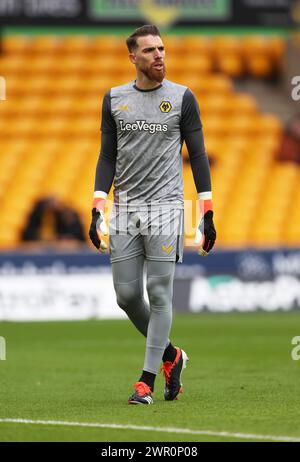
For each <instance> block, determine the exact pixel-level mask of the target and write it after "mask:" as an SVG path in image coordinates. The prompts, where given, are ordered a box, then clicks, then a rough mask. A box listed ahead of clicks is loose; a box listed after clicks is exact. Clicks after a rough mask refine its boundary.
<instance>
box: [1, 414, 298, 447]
mask: <svg viewBox="0 0 300 462" xmlns="http://www.w3.org/2000/svg"><path fill="white" fill-rule="evenodd" d="M0 423H17V424H25V425H56V426H64V427H86V428H111V429H119V430H145V431H154V432H161V433H179V434H185V435H199V436H221V437H228V438H237V439H256V440H270V441H285V442H300V437H296V436H295V437H293V436H279V435H255V434H251V433H249V434H247V433H230V432H225V431H221V432H217V431H211V430H192V429H188V428H172V427H150V426H137V425H122V424H101V423H94V422H64V421H60V420H30V419H0Z"/></svg>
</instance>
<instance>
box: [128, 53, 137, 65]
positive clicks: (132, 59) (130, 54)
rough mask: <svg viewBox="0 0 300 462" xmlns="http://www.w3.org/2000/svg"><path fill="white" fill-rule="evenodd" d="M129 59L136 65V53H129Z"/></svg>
mask: <svg viewBox="0 0 300 462" xmlns="http://www.w3.org/2000/svg"><path fill="white" fill-rule="evenodd" d="M129 59H130V61H131V62H132V64H135V63H136V56H135V54H134V53H129Z"/></svg>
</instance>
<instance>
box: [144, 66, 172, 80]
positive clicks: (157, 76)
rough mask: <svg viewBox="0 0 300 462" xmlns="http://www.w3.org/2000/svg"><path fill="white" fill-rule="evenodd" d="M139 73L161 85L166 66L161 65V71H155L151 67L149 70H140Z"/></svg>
mask: <svg viewBox="0 0 300 462" xmlns="http://www.w3.org/2000/svg"><path fill="white" fill-rule="evenodd" d="M141 71H142V73H143V74H144V75H145V76H146V77H147V78H148V79H149V80H152V81H154V82H159V83H161V82H162V81H163V80H164V78H165V75H166V66H165V64H163V68H162V70H158V69H155V67H153V66H151V67H150V68H149V69H141Z"/></svg>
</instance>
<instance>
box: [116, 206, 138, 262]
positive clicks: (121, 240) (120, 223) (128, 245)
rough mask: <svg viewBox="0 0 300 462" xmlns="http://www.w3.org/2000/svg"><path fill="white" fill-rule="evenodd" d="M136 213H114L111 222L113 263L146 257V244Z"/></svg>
mask: <svg viewBox="0 0 300 462" xmlns="http://www.w3.org/2000/svg"><path fill="white" fill-rule="evenodd" d="M139 223H140V221H139V217H138V215H137V213H136V212H123V211H117V212H116V211H113V212H112V214H111V216H110V220H109V252H110V261H111V263H114V262H118V261H122V260H127V259H129V258H132V257H136V256H138V255H144V243H143V239H142V236H141V235H140V229H139Z"/></svg>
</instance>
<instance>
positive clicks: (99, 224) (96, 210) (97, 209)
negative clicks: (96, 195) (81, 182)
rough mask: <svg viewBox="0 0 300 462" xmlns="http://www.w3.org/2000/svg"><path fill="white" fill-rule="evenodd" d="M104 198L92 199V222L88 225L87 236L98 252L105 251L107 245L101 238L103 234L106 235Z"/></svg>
mask: <svg viewBox="0 0 300 462" xmlns="http://www.w3.org/2000/svg"><path fill="white" fill-rule="evenodd" d="M104 208H105V199H102V198H100V199H94V202H93V209H92V222H91V226H90V231H89V236H90V239H91V241H92V243H93V244H94V246H95V247H96V249H98V250H100V252H102V253H105V252H106V251H107V245H106V243H105V241H104V240H103V239H102V235H103V236H107V233H108V231H107V225H106V220H105V215H104Z"/></svg>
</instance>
